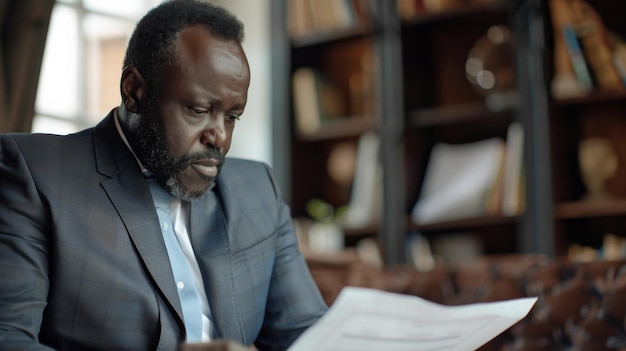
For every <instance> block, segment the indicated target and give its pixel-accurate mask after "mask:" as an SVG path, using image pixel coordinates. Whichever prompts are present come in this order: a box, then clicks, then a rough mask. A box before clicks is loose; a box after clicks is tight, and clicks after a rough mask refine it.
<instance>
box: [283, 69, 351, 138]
mask: <svg viewBox="0 0 626 351" xmlns="http://www.w3.org/2000/svg"><path fill="white" fill-rule="evenodd" d="M292 91H293V107H294V117H295V124H296V130H297V131H298V132H299V133H302V134H311V133H314V132H316V131H318V130H319V128H320V127H321V125H322V121H323V120H324V119H327V118H331V117H336V116H339V115H343V114H344V112H345V106H344V102H343V99H342V97H341V94H340V92H339V91H338V89H337V88H336V87H335V86H334V85H333V84H331V83H330V81H329V80H328V79H327V78H326V77H325V76H324V75H323V74H322V73H321V72H320V71H318V70H316V69H314V68H311V67H301V68H298V69H297V70H296V71H295V72H294V73H293V77H292Z"/></svg>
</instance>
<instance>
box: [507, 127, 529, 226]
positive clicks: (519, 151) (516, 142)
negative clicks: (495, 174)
mask: <svg viewBox="0 0 626 351" xmlns="http://www.w3.org/2000/svg"><path fill="white" fill-rule="evenodd" d="M523 156H524V127H523V126H522V124H521V123H520V122H513V123H511V124H510V125H509V127H508V129H507V136H506V156H505V160H504V179H503V186H502V214H504V215H505V216H515V215H518V214H520V213H521V212H522V210H523V204H524V199H523V197H524V194H523V185H522V183H523V180H522V178H523V174H522V172H523Z"/></svg>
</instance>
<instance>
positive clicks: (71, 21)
mask: <svg viewBox="0 0 626 351" xmlns="http://www.w3.org/2000/svg"><path fill="white" fill-rule="evenodd" d="M158 2H159V0H133V1H128V0H107V1H101V0H58V1H57V3H56V4H55V7H54V9H53V11H52V17H51V19H50V26H49V29H48V37H47V41H46V48H45V52H44V57H43V62H42V67H41V74H40V80H39V86H38V90H37V99H36V103H35V119H34V120H33V128H32V131H33V132H46V133H57V134H66V133H71V132H75V131H78V130H81V129H83V128H86V127H90V126H93V125H95V124H96V123H98V122H99V121H100V120H101V119H102V118H103V117H104V116H105V115H106V114H107V113H108V112H109V111H110V110H111V109H112V108H114V107H116V106H117V105H119V103H120V93H119V79H120V74H121V71H122V61H123V59H124V52H125V50H126V45H127V43H128V40H129V39H130V35H131V33H132V31H133V29H134V28H135V24H136V22H137V21H138V20H139V19H140V18H141V16H143V15H144V14H145V12H146V11H148V10H149V9H150V8H152V7H153V6H155V5H156V4H157V3H158Z"/></svg>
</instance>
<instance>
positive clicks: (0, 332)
mask: <svg viewBox="0 0 626 351" xmlns="http://www.w3.org/2000/svg"><path fill="white" fill-rule="evenodd" d="M112 116H113V115H112V113H111V114H109V116H108V117H107V118H105V119H104V120H103V122H101V123H100V124H99V125H98V126H97V127H95V128H94V129H89V130H86V131H83V132H80V133H78V134H74V135H69V136H53V135H28V134H8V135H2V136H0V350H5V351H7V350H43V349H47V348H46V347H44V346H42V345H48V346H49V347H51V348H53V349H59V350H81V351H84V350H174V349H175V348H176V347H177V345H179V343H180V342H181V341H183V340H184V338H185V330H184V325H183V319H182V312H181V306H180V302H179V300H178V295H177V292H176V286H175V283H174V278H173V274H172V270H171V267H170V264H169V261H168V258H167V251H166V248H165V244H164V242H163V238H162V235H161V231H160V228H159V220H158V217H157V214H156V211H155V209H154V206H153V202H152V199H151V195H150V191H149V188H148V184H147V182H146V180H145V179H144V177H143V176H142V173H141V171H140V169H139V167H138V165H137V162H136V160H135V159H134V157H133V156H132V154H131V153H130V152H129V151H128V149H127V147H126V146H125V145H124V143H123V142H122V140H121V138H120V137H119V135H118V132H117V130H116V129H115V125H114V123H113V117H112ZM215 190H216V191H217V194H218V197H219V198H220V199H221V204H222V207H223V212H224V221H223V222H222V223H223V225H222V226H221V227H220V228H217V229H216V230H215V231H214V232H211V233H210V235H203V234H201V233H198V232H197V230H194V228H197V227H199V226H200V224H199V223H200V221H202V220H203V214H202V213H201V210H200V209H199V208H198V206H194V204H192V206H191V236H192V237H191V240H192V244H193V245H194V250H195V252H196V256H197V259H198V262H199V265H200V268H201V271H202V274H203V277H204V280H205V285H206V286H205V288H206V291H207V295H208V300H209V304H210V307H211V311H212V314H213V323H214V325H215V328H216V330H217V333H218V334H219V337H221V338H227V339H231V340H234V341H237V342H240V343H242V344H244V345H251V344H252V343H256V344H257V347H258V348H259V349H262V350H263V349H268V350H274V349H275V350H281V349H285V348H286V347H287V346H288V345H289V344H290V343H291V342H292V341H293V340H294V339H295V338H297V337H298V336H299V335H300V333H301V332H302V331H303V330H304V329H306V328H307V327H308V326H310V325H311V324H313V323H314V322H315V321H316V320H317V319H318V318H319V317H320V316H321V315H322V314H323V313H324V311H325V309H326V306H325V305H324V303H323V300H322V298H321V296H320V294H319V291H318V290H317V287H316V286H315V284H314V282H313V280H312V279H311V276H310V274H309V271H308V269H307V266H306V263H305V261H304V259H303V257H302V255H301V254H300V253H299V252H298V249H297V245H296V238H295V236H294V233H293V228H292V225H291V221H290V213H289V209H288V207H287V206H286V205H285V204H284V202H283V201H282V200H281V198H280V193H279V191H278V189H277V188H276V184H275V183H274V181H273V178H272V175H271V171H270V170H269V168H268V167H267V166H266V165H264V164H262V163H258V162H252V161H244V160H237V159H229V160H227V161H226V162H225V164H224V167H223V169H222V173H221V174H220V176H219V177H218V180H217V184H216V188H215Z"/></svg>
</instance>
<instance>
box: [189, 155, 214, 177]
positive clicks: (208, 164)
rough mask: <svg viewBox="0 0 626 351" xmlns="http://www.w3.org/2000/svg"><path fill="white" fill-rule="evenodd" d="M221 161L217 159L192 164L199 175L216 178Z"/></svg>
mask: <svg viewBox="0 0 626 351" xmlns="http://www.w3.org/2000/svg"><path fill="white" fill-rule="evenodd" d="M219 164H220V161H218V160H216V159H213V158H211V159H208V160H198V161H195V162H194V163H192V164H191V168H193V169H195V170H196V171H197V172H198V173H200V174H201V175H203V176H205V177H216V176H217V167H218V166H219Z"/></svg>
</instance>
